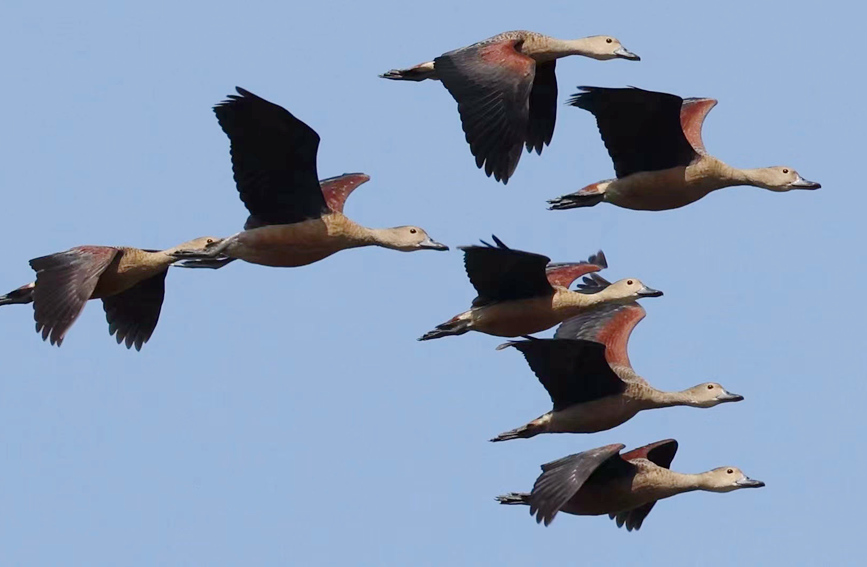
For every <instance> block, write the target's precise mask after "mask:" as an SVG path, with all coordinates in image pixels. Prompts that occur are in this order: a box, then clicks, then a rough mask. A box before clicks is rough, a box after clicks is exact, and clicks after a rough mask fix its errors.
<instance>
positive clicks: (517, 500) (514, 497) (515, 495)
mask: <svg viewBox="0 0 867 567" xmlns="http://www.w3.org/2000/svg"><path fill="white" fill-rule="evenodd" d="M497 502H499V503H500V504H509V505H513V504H523V505H525V506H529V505H530V495H529V494H528V493H527V492H510V493H508V494H503V495H501V496H497Z"/></svg>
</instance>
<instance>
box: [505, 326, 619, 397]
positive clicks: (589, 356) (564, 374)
mask: <svg viewBox="0 0 867 567" xmlns="http://www.w3.org/2000/svg"><path fill="white" fill-rule="evenodd" d="M506 345H508V346H512V347H515V348H516V349H518V350H519V351H521V353H522V354H523V355H524V358H525V359H527V364H529V365H530V368H531V369H532V370H533V373H534V374H536V376H537V377H538V378H539V382H541V383H542V386H544V387H545V390H547V391H548V395H550V396H551V402H552V403H553V404H554V411H560V410H562V409H564V408H567V407H569V406H573V405H575V404H581V403H585V402H590V401H593V400H598V399H600V398H604V397H606V396H612V395H615V394H620V393H622V392H623V391H624V390H625V389H626V383H624V382H623V380H621V379H620V378H619V377H618V376H617V374H615V373H614V371H613V370H611V367H610V366H609V365H608V362H607V361H606V360H605V345H602V344H599V343H595V342H592V341H583V340H568V339H532V340H527V341H514V342H509V343H506ZM504 346H505V345H504Z"/></svg>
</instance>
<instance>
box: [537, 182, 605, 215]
mask: <svg viewBox="0 0 867 567" xmlns="http://www.w3.org/2000/svg"><path fill="white" fill-rule="evenodd" d="M609 183H611V182H610V181H600V182H599V183H593V184H592V185H588V186H587V187H584V188H583V189H580V190H579V191H576V192H575V193H569V194H568V195H563V196H561V197H557V198H556V199H551V200H550V201H548V204H549V205H550V206H549V207H548V209H549V210H552V211H565V210H567V209H577V208H579V207H592V206H593V205H597V204H599V203H601V202H602V201H604V200H605V189H607V188H608V185H609Z"/></svg>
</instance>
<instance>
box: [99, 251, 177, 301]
mask: <svg viewBox="0 0 867 567" xmlns="http://www.w3.org/2000/svg"><path fill="white" fill-rule="evenodd" d="M118 249H119V250H120V251H121V253H120V254H118V255H117V256H115V258H114V260H113V261H112V262H111V264H109V265H108V267H107V268H106V269H105V271H103V272H102V275H100V277H99V280H98V281H97V283H96V288H95V289H94V290H93V293H92V294H91V296H90V298H91V299H99V298H102V297H110V296H112V295H117V294H119V293H122V292H124V291H126V290H128V289H129V288H131V287H133V286H134V285H136V284H138V283H139V282H142V281H144V280H146V279H148V278H152V277H153V276H155V275H157V274H159V273H160V272H162V271H163V270H166V269H168V267H169V264H170V263H171V260H170V259H169V258H168V257H167V256H166V255H165V254H162V253H160V252H145V251H144V250H139V249H138V248H118Z"/></svg>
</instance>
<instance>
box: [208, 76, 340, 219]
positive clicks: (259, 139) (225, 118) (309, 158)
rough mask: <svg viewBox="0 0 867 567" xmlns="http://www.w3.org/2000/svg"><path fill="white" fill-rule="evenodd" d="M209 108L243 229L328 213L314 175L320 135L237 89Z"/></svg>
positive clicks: (254, 96) (279, 108)
mask: <svg viewBox="0 0 867 567" xmlns="http://www.w3.org/2000/svg"><path fill="white" fill-rule="evenodd" d="M236 88H237V91H238V93H239V95H240V96H238V95H229V96H228V100H226V101H224V102H221V103H220V104H218V105H217V106H215V107H214V113H215V114H216V115H217V120H218V121H219V122H220V127H222V129H223V132H225V133H226V135H227V136H228V137H229V141H230V142H231V153H232V170H233V171H234V172H235V184H236V185H237V186H238V191H239V192H240V194H241V200H242V201H244V205H246V206H247V210H248V211H250V214H251V216H252V217H255V218H254V219H251V221H254V222H251V221H248V224H250V225H251V226H255V225H258V226H261V225H265V224H292V223H296V222H301V221H304V220H307V219H314V218H319V217H320V216H321V215H323V214H325V213H327V212H328V210H329V209H328V206H327V205H326V203H325V197H324V196H323V195H322V190H321V189H320V186H319V177H318V175H317V173H316V152H317V150H318V148H319V135H318V134H316V132H314V131H313V129H312V128H310V127H309V126H308V125H307V124H305V123H303V122H301V121H300V120H298V119H297V118H295V117H294V116H293V115H292V114H290V113H289V111H287V110H286V109H285V108H283V107H281V106H278V105H276V104H273V103H270V102H268V101H267V100H265V99H263V98H260V97H258V96H256V95H254V94H253V93H251V92H249V91H246V90H244V89H242V88H240V87H236Z"/></svg>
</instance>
